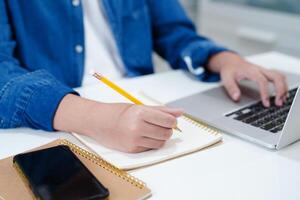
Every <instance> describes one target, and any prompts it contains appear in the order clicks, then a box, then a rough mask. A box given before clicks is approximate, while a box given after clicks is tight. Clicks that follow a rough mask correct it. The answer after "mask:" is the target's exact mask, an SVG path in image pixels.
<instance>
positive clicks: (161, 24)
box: [0, 0, 226, 131]
mask: <svg viewBox="0 0 300 200" xmlns="http://www.w3.org/2000/svg"><path fill="white" fill-rule="evenodd" d="M101 3H102V5H103V8H104V13H105V16H106V18H107V20H108V22H109V24H110V27H111V29H112V32H113V34H114V38H115V40H116V43H117V47H118V50H119V53H120V55H121V58H122V61H123V63H124V65H125V68H126V69H125V71H126V76H128V77H134V76H139V75H144V74H150V73H153V63H152V52H153V51H156V52H157V53H158V54H159V55H160V56H162V57H163V58H165V59H166V60H167V61H168V62H169V63H170V65H171V66H172V68H174V69H179V68H181V69H187V64H186V62H185V61H184V59H183V58H184V57H185V56H189V58H191V60H192V63H191V65H192V67H198V66H205V64H206V62H207V60H208V59H209V58H210V57H211V56H212V55H214V54H216V53H219V52H221V51H225V50H226V49H225V48H223V47H221V46H218V45H216V44H215V43H213V42H212V41H210V40H208V39H206V38H204V37H202V36H199V35H197V34H196V31H195V28H194V26H193V24H192V23H191V21H190V20H189V19H188V17H187V16H186V14H185V13H184V11H183V9H182V7H181V5H180V4H179V3H178V1H177V0H102V2H101ZM83 27H84V26H83V13H82V7H81V2H80V1H79V0H73V1H72V0H59V1H53V0H42V1H41V0H30V1H28V0H0V128H13V127H31V128H36V129H44V130H50V131H51V130H53V124H52V122H53V118H54V115H55V112H56V109H57V107H58V105H59V103H60V101H61V100H62V98H63V97H64V96H65V95H66V94H69V93H74V94H76V92H75V91H74V90H73V89H72V88H73V87H78V86H80V85H81V81H82V76H83V70H84V30H83ZM203 69H205V68H203ZM203 71H204V73H202V74H198V75H197V76H198V78H199V79H200V80H204V81H214V80H217V79H218V76H216V75H213V74H210V73H208V72H207V71H206V70H203Z"/></svg>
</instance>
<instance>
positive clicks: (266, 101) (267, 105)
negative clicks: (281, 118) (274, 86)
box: [264, 99, 270, 107]
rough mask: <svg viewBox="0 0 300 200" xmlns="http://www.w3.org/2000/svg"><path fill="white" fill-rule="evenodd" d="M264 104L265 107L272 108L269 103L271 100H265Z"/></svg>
mask: <svg viewBox="0 0 300 200" xmlns="http://www.w3.org/2000/svg"><path fill="white" fill-rule="evenodd" d="M264 104H265V107H270V101H269V99H265V100H264Z"/></svg>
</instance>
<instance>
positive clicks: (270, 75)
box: [208, 52, 288, 107]
mask: <svg viewBox="0 0 300 200" xmlns="http://www.w3.org/2000/svg"><path fill="white" fill-rule="evenodd" d="M208 67H209V69H210V70H211V71H213V72H218V73H220V75H221V79H222V82H223V84H224V87H225V88H226V90H227V92H228V94H229V96H230V97H231V98H232V99H233V100H234V101H238V100H239V99H240V97H241V90H240V89H239V86H238V83H239V81H241V80H244V79H248V80H251V81H255V82H256V83H257V85H258V87H259V90H260V95H261V100H262V102H263V105H264V106H266V107H269V106H270V100H269V93H268V84H269V83H270V82H272V83H273V84H274V86H275V89H276V98H275V104H276V105H277V106H282V104H283V102H284V101H285V100H286V98H287V97H286V95H287V91H288V87H287V83H286V80H285V77H284V75H282V74H281V73H280V72H278V71H275V70H269V69H265V68H262V67H260V66H257V65H254V64H251V63H249V62H247V61H246V60H244V59H243V58H241V57H240V56H238V55H237V54H234V53H231V52H222V53H219V54H216V55H215V56H213V57H212V58H211V59H210V60H209V63H208Z"/></svg>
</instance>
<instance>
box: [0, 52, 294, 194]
mask: <svg viewBox="0 0 300 200" xmlns="http://www.w3.org/2000/svg"><path fill="white" fill-rule="evenodd" d="M249 59H250V60H251V61H253V62H255V63H257V64H261V65H264V66H268V67H272V68H277V69H285V70H289V71H293V72H298V73H300V60H298V59H295V58H292V57H289V56H285V55H282V54H278V53H276V52H271V53H267V54H261V55H257V56H252V57H250V58H249ZM119 84H121V85H122V86H124V87H125V88H127V89H129V90H136V89H140V90H144V91H147V92H149V93H150V94H152V95H155V96H156V95H157V96H159V97H160V100H161V101H163V102H167V101H170V100H173V99H176V98H178V97H181V96H186V95H189V94H192V93H195V92H198V91H201V90H204V89H207V88H209V87H212V86H214V85H215V84H207V83H199V82H197V81H195V80H192V79H190V78H187V76H186V75H185V74H184V73H183V72H182V71H172V72H166V73H163V74H157V75H150V76H145V77H140V78H136V79H127V80H121V81H119ZM98 86H99V85H98ZM98 86H89V87H85V88H83V89H81V91H82V94H83V95H87V96H89V95H90V94H92V93H93V92H97V91H98V92H99V88H98ZM157 88H159V91H157ZM60 137H63V138H69V139H70V140H71V141H73V142H76V143H78V141H76V140H75V139H74V138H72V137H71V136H70V135H68V134H66V133H47V132H44V131H33V130H29V129H11V130H0V159H1V158H4V157H7V156H9V155H13V154H15V153H19V152H22V151H24V150H28V149H30V148H33V147H36V146H39V145H42V144H44V143H47V142H50V141H52V140H54V139H57V138H60ZM131 173H132V174H133V175H134V176H136V177H138V178H140V179H141V180H143V181H145V182H146V183H147V184H148V186H149V187H150V188H151V189H152V192H153V196H152V198H151V199H205V200H206V199H216V200H219V199H226V200H227V199H228V200H240V199H243V200H246V199H249V200H254V199H255V200H260V199H261V200H268V199H270V200H281V199H288V200H299V199H300V142H298V143H295V144H294V145H292V146H289V147H287V148H285V149H283V150H281V151H278V152H277V151H270V150H267V149H265V148H262V147H260V146H256V145H254V144H252V143H248V142H246V141H243V140H240V139H238V138H235V137H233V136H230V135H224V143H223V144H222V145H219V146H217V147H214V148H211V149H209V150H204V151H200V152H197V153H194V154H191V155H188V156H184V157H181V158H178V159H175V160H171V161H168V162H165V163H161V164H158V165H155V166H152V167H148V168H144V169H139V170H136V171H132V172H131Z"/></svg>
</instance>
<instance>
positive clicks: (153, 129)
mask: <svg viewBox="0 0 300 200" xmlns="http://www.w3.org/2000/svg"><path fill="white" fill-rule="evenodd" d="M172 134H173V130H172V129H170V128H164V127H161V126H156V125H153V124H149V123H147V125H146V126H145V127H144V128H143V133H142V135H143V136H144V137H148V138H153V139H157V140H164V141H165V140H168V139H170V137H171V136H172Z"/></svg>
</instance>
